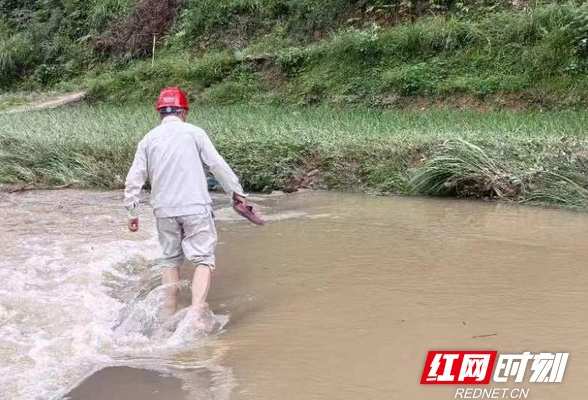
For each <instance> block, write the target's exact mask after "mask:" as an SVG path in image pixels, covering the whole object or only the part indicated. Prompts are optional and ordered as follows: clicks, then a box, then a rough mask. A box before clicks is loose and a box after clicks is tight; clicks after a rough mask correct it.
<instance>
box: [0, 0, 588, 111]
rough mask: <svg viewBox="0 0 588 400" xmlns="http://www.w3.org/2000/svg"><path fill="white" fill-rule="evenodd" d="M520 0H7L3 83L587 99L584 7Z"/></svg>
mask: <svg viewBox="0 0 588 400" xmlns="http://www.w3.org/2000/svg"><path fill="white" fill-rule="evenodd" d="M512 3H513V2H512V1H504V0H474V1H470V2H459V1H452V0H420V1H405V0H355V1H347V0H346V1H343V0H314V1H311V0H298V1H295V0H224V1H213V0H199V1H196V0H191V1H186V0H165V1H159V0H90V1H84V0H25V1H15V0H0V7H1V10H2V14H1V15H2V17H1V19H0V87H2V88H3V90H5V91H9V90H15V89H18V90H25V91H26V90H32V89H35V90H39V89H46V88H52V89H73V88H75V89H85V90H88V93H89V97H88V98H89V100H90V101H96V102H98V101H100V102H110V103H120V102H128V101H132V102H139V103H143V102H145V99H152V98H153V97H154V96H155V95H156V93H157V92H158V91H159V90H160V88H161V87H163V86H168V85H180V86H182V87H184V88H186V89H187V90H188V92H189V93H190V95H191V96H192V97H193V98H194V99H197V100H198V101H201V102H205V103H210V104H228V103H243V102H246V103H272V104H297V105H314V104H321V103H324V104H331V105H349V104H352V105H353V104H361V105H367V106H372V107H410V108H419V109H420V108H424V107H431V106H441V107H451V108H472V107H473V108H482V109H486V108H516V109H519V108H539V109H543V108H546V109H562V108H583V107H585V106H586V105H587V104H588V76H587V72H588V44H587V42H588V6H586V5H582V3H583V2H581V1H568V2H557V1H531V2H514V3H516V4H517V5H513V4H512ZM519 3H520V4H519ZM154 50H155V53H154Z"/></svg>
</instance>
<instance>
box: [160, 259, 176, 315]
mask: <svg viewBox="0 0 588 400" xmlns="http://www.w3.org/2000/svg"><path fill="white" fill-rule="evenodd" d="M179 282H180V269H179V268H178V267H175V268H164V269H163V276H162V278H161V283H162V284H163V285H164V286H166V287H165V288H164V289H163V290H164V295H165V300H164V302H165V303H164V307H165V314H166V315H165V316H166V317H171V316H172V315H174V314H175V313H176V311H178V283H179Z"/></svg>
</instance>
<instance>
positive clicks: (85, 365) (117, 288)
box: [0, 191, 236, 400]
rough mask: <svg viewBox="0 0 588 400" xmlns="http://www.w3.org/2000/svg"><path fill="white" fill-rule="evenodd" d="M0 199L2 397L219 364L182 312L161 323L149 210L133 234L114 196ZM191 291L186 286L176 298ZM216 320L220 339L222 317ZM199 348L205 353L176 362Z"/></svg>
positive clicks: (26, 398)
mask: <svg viewBox="0 0 588 400" xmlns="http://www.w3.org/2000/svg"><path fill="white" fill-rule="evenodd" d="M0 196H1V197H0V218H1V219H0V220H1V221H2V239H3V240H2V244H3V246H1V248H0V281H1V282H2V283H3V284H2V286H1V287H0V398H1V399H13V400H20V399H22V400H37V399H59V398H61V397H62V396H63V395H64V394H65V393H67V392H68V390H69V389H71V387H72V386H74V385H75V384H77V383H79V382H80V380H82V379H83V378H85V377H87V376H88V375H89V374H91V373H93V372H94V371H96V370H98V369H101V368H103V367H105V366H109V365H129V366H140V367H143V368H151V369H155V370H159V371H161V370H168V369H169V368H173V369H175V370H182V369H189V368H207V367H209V366H210V365H211V364H215V363H217V364H218V358H219V354H221V353H222V351H220V350H219V348H220V347H222V346H220V347H219V345H218V344H215V342H214V341H215V336H214V335H213V336H212V337H206V338H204V337H199V336H198V335H195V334H194V332H193V331H192V330H191V329H189V328H190V326H189V325H190V321H188V319H187V318H186V317H184V316H183V315H179V316H178V317H176V324H175V325H173V326H172V327H170V326H169V324H168V326H166V325H165V321H164V318H163V316H162V296H163V293H162V290H161V287H158V285H159V282H160V271H159V270H158V268H157V267H155V265H156V261H157V259H158V258H159V257H160V256H161V253H160V248H159V245H158V242H157V239H156V236H155V230H154V226H153V223H154V221H153V217H152V216H151V215H150V210H149V209H148V207H143V210H142V211H143V213H144V214H143V215H142V218H141V222H140V223H141V226H140V232H139V233H138V234H131V233H129V232H127V231H126V226H125V223H126V216H125V213H124V210H123V209H122V207H121V194H120V193H118V192H80V191H55V192H30V193H23V194H15V195H8V194H2V195H0ZM221 214H222V215H223V217H222V218H221V219H223V220H231V219H235V218H236V216H235V215H234V214H233V215H232V216H231V215H230V212H229V211H227V210H224V211H222V212H221ZM188 287H189V283H188V282H183V284H182V291H187V290H188ZM216 320H217V326H216V329H217V332H219V331H220V330H222V328H223V327H224V325H225V324H226V323H227V322H228V317H224V316H217V317H216ZM200 347H206V348H207V351H202V352H199V354H200V355H199V356H197V357H195V356H194V355H193V354H191V355H190V356H189V357H188V356H182V354H184V353H186V352H188V351H190V350H193V349H195V348H200ZM211 349H213V350H211ZM217 369H218V368H217ZM225 372H226V371H225ZM226 374H227V373H226ZM228 375H230V371H229V372H228ZM230 381H231V379H229V378H225V381H224V383H223V385H224V387H225V388H227V387H228V388H230V387H232V386H231V385H232V384H231V383H230ZM186 382H187V381H186ZM188 386H189V383H188Z"/></svg>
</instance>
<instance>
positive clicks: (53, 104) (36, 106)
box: [5, 90, 86, 114]
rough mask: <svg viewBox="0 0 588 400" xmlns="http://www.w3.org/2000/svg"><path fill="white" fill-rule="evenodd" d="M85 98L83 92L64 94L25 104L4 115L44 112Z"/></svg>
mask: <svg viewBox="0 0 588 400" xmlns="http://www.w3.org/2000/svg"><path fill="white" fill-rule="evenodd" d="M85 97H86V92H85V91H83V90H82V91H77V92H72V93H66V94H63V95H61V96H58V97H54V98H52V99H49V100H43V101H38V102H32V103H29V104H25V105H23V106H19V107H16V108H12V109H10V110H8V111H6V112H5V113H6V114H14V113H20V112H27V111H35V110H44V109H48V108H57V107H61V106H65V105H71V104H74V103H78V102H81V101H83V100H84V98H85Z"/></svg>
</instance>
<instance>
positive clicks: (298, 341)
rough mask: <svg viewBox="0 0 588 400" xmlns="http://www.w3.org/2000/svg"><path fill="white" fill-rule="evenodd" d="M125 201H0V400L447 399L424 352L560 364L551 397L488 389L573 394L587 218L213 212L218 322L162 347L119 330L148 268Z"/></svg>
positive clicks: (89, 196) (383, 209)
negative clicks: (532, 357) (206, 332)
mask: <svg viewBox="0 0 588 400" xmlns="http://www.w3.org/2000/svg"><path fill="white" fill-rule="evenodd" d="M120 198H121V194H120V193H119V192H99V193H97V192H80V191H59V192H31V193H24V194H17V195H2V197H1V199H0V200H1V201H0V217H1V220H2V225H3V243H4V246H2V248H0V257H1V258H0V267H1V268H0V271H2V276H0V278H3V279H4V281H5V282H6V283H7V285H6V286H5V287H4V288H2V289H1V290H0V300H1V303H0V305H1V308H0V322H1V323H0V337H2V338H3V341H2V343H0V370H3V371H5V372H6V373H5V374H3V376H2V377H1V378H0V388H1V390H2V392H0V394H1V396H0V397H1V398H11V399H30V398H32V399H36V398H39V399H40V398H61V397H62V396H64V395H66V394H67V397H70V398H72V399H76V400H77V399H80V400H81V399H111V398H125V399H151V398H153V399H159V398H160V399H168V400H176V399H177V400H181V399H182V400H183V399H239V400H248V399H251V400H253V399H255V400H264V399H268V400H269V399H288V400H289V399H292V400H293V399H341V400H348V399H349V400H351V399H353V400H356V399H374V400H376V399H377V400H384V399H450V398H454V393H455V387H453V386H447V385H439V386H431V385H420V384H419V382H420V377H421V374H422V371H423V364H424V361H425V358H426V355H427V352H428V351H429V350H497V351H498V352H499V354H500V353H522V352H524V351H530V352H532V353H539V352H569V353H570V358H569V361H568V364H567V368H566V373H565V375H564V381H563V383H559V384H545V383H544V384H529V383H522V384H515V383H513V382H512V381H511V382H509V383H507V384H502V385H499V384H495V385H494V386H495V387H499V388H526V387H528V388H530V395H529V398H532V399H555V398H558V399H560V398H561V399H581V398H584V396H585V393H584V392H585V385H584V381H585V376H586V375H587V374H588V361H587V360H588V342H587V340H586V337H587V333H586V332H587V328H588V322H587V321H586V317H588V294H587V287H588V272H587V271H586V260H587V257H586V256H587V255H588V250H587V249H586V243H587V239H588V216H587V215H584V214H579V213H570V212H563V211H555V210H546V209H539V208H527V207H520V206H513V205H506V204H498V203H482V202H469V201H455V200H431V199H413V198H385V197H367V196H361V195H350V194H340V193H323V192H311V193H300V194H293V195H288V196H283V195H277V196H265V197H258V198H254V200H255V201H256V202H257V204H259V206H260V207H261V210H262V211H263V212H264V213H265V214H266V215H268V216H269V219H270V222H269V224H268V225H267V226H265V227H262V228H259V227H254V226H252V225H249V224H248V223H246V222H245V221H242V220H239V219H238V218H236V217H235V216H234V214H233V213H232V211H231V210H230V209H229V208H228V207H226V204H225V203H223V202H222V201H220V202H219V203H218V205H217V214H218V217H219V222H218V227H219V235H220V244H219V247H218V269H217V274H216V276H215V278H214V282H213V288H212V291H211V295H210V304H211V306H212V309H213V310H214V311H215V313H217V314H219V315H228V316H229V317H230V320H229V322H228V324H227V325H226V326H225V328H224V330H223V331H222V332H220V333H217V334H215V335H212V336H211V337H209V338H190V339H189V340H188V339H186V341H185V342H182V345H181V346H180V347H173V346H172V347H170V346H171V345H170V346H168V344H166V343H168V342H165V343H163V341H165V340H169V339H161V341H162V342H158V340H160V339H153V338H149V337H147V336H145V335H144V334H143V331H140V330H139V331H136V332H135V331H133V332H131V333H129V332H124V334H123V333H120V330H119V331H117V329H115V327H116V326H117V324H118V323H119V322H120V318H121V317H120V315H121V314H122V313H123V312H124V311H125V310H126V309H127V308H128V307H130V306H129V304H131V303H133V302H131V301H130V300H128V299H131V298H132V292H133V291H134V290H135V289H134V288H142V289H143V290H144V289H145V287H149V288H150V289H152V288H153V284H151V286H148V285H147V286H145V285H146V283H145V282H146V281H148V280H151V281H153V276H151V275H149V274H150V272H148V271H150V270H151V269H152V268H153V265H154V263H153V262H152V260H154V259H155V258H157V256H158V247H157V242H156V239H155V231H154V223H153V218H152V217H151V216H150V214H149V210H148V208H147V207H146V206H145V207H144V208H143V214H142V219H141V231H140V232H139V234H135V235H133V234H130V233H128V232H126V231H125V229H124V212H123V211H122V210H121V209H120ZM113 266H115V267H113ZM145 266H147V267H145ZM182 272H183V275H184V276H185V277H186V278H189V276H190V268H189V267H188V266H186V267H185V268H184V269H183V271H182ZM113 277H114V278H113ZM113 281H114V282H116V284H114V283H113ZM113 288H114V289H113ZM137 290H138V289H137ZM133 301H135V300H133ZM133 304H135V303H133ZM145 304H151V303H145ZM133 307H136V304H135V305H133ZM145 307H147V306H145ZM142 318H144V317H142ZM145 321H146V320H140V324H142V323H146V322H145ZM121 336H124V338H122V339H121ZM170 349H171V350H170ZM101 388H102V389H101ZM68 393H69V394H68Z"/></svg>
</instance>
